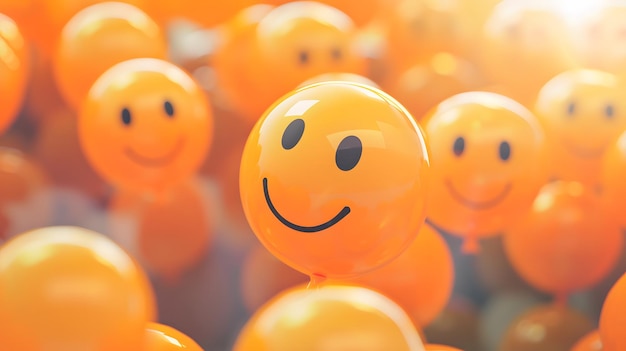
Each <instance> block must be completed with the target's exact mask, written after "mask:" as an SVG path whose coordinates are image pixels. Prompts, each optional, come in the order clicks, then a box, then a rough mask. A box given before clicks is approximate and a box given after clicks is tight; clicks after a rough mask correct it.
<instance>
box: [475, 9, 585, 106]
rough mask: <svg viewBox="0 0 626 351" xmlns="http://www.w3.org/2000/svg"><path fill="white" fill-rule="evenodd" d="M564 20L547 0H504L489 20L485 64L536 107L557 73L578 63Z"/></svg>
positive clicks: (495, 78) (489, 74)
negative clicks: (537, 99)
mask: <svg viewBox="0 0 626 351" xmlns="http://www.w3.org/2000/svg"><path fill="white" fill-rule="evenodd" d="M569 38H570V36H569V32H568V28H567V26H566V23H565V22H564V20H563V18H561V17H560V16H559V15H558V14H557V13H556V12H554V10H553V8H552V6H551V4H550V3H548V2H545V1H539V0H536V1H516V0H505V1H502V2H500V3H499V4H498V5H497V6H496V7H495V9H494V11H493V12H492V13H491V16H490V17H489V19H488V20H487V22H486V23H485V25H484V30H483V42H482V44H481V48H482V50H481V51H480V62H481V68H482V70H483V71H484V72H485V74H486V75H487V77H488V78H489V79H490V80H491V81H493V82H494V83H501V84H505V85H506V86H507V87H508V88H509V89H510V90H511V92H512V94H513V95H512V96H511V97H513V98H514V99H516V100H518V101H520V102H521V103H522V104H524V105H526V106H530V105H531V104H532V102H533V101H534V99H535V96H536V94H537V91H538V90H539V89H540V88H541V86H542V85H544V84H545V83H546V82H547V81H548V80H550V79H551V78H552V77H554V76H555V75H557V74H559V73H561V72H564V71H566V70H568V69H572V68H575V67H576V66H577V62H576V59H575V55H574V49H573V44H572V43H571V42H570V40H569Z"/></svg>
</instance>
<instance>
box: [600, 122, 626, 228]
mask: <svg viewBox="0 0 626 351" xmlns="http://www.w3.org/2000/svg"><path fill="white" fill-rule="evenodd" d="M600 172H601V178H600V184H602V185H601V186H602V201H603V208H604V209H605V211H607V216H606V217H607V218H608V219H611V220H613V221H616V222H617V223H618V224H619V225H620V226H621V228H622V229H624V228H626V218H624V216H623V215H622V213H623V208H624V207H623V204H624V199H626V184H624V176H626V132H623V133H622V135H621V136H620V137H619V138H618V140H617V141H616V142H614V143H612V144H611V145H610V146H609V148H608V149H607V150H606V151H605V155H604V157H603V160H602V168H601V171H600Z"/></svg>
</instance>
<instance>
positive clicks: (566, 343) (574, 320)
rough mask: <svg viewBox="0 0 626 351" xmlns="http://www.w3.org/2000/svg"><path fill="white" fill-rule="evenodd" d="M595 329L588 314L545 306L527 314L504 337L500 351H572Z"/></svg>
mask: <svg viewBox="0 0 626 351" xmlns="http://www.w3.org/2000/svg"><path fill="white" fill-rule="evenodd" d="M592 330H593V324H592V323H591V321H590V320H588V319H587V317H585V316H583V315H582V314H580V313H578V312H577V311H575V310H572V309H570V308H568V307H566V306H564V305H556V304H550V305H543V306H539V307H536V308H534V309H532V310H529V311H528V312H526V313H524V315H522V316H521V317H520V318H518V319H517V321H515V322H514V323H513V324H512V325H511V326H510V327H509V330H508V331H507V333H506V334H505V336H504V341H503V342H502V345H501V346H500V349H499V350H500V351H570V350H571V348H572V347H573V346H574V345H575V344H576V342H577V341H578V340H580V338H581V337H583V336H584V335H585V334H587V333H589V332H590V331H592Z"/></svg>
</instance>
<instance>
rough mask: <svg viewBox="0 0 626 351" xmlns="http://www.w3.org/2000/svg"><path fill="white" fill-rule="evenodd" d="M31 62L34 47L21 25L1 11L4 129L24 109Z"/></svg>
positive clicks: (0, 118)
mask: <svg viewBox="0 0 626 351" xmlns="http://www.w3.org/2000/svg"><path fill="white" fill-rule="evenodd" d="M30 66H31V64H30V50H29V48H28V45H27V42H26V40H25V39H24V36H23V35H22V33H21V32H20V28H19V27H18V26H17V24H16V23H15V21H13V20H12V19H11V18H9V17H7V16H5V15H3V14H0V77H2V79H1V80H0V95H1V96H2V109H0V133H2V132H4V131H5V130H7V129H8V128H9V126H10V125H11V124H12V123H13V121H14V120H15V118H16V117H17V115H18V113H19V112H20V109H21V107H22V102H23V101H24V96H25V93H26V86H27V83H28V78H29V70H30Z"/></svg>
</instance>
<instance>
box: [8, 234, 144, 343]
mask: <svg viewBox="0 0 626 351" xmlns="http://www.w3.org/2000/svg"><path fill="white" fill-rule="evenodd" d="M34 257H36V259H34V260H33V258H34ZM0 262H1V266H2V268H1V271H0V287H1V288H0V311H1V313H0V316H1V317H0V326H1V328H0V339H2V340H3V345H4V346H5V347H8V348H9V349H15V350H24V351H35V350H41V349H70V348H72V347H74V346H75V345H80V347H81V348H86V349H101V350H123V351H131V350H138V349H140V348H141V343H142V341H143V336H144V333H145V331H144V330H145V329H144V328H145V325H146V323H147V322H149V321H152V320H153V319H154V318H156V314H155V312H156V311H155V306H154V303H155V301H154V296H153V292H152V289H151V287H150V284H149V282H148V279H147V277H146V276H145V274H144V273H143V271H142V270H141V268H140V267H139V266H138V265H137V264H136V263H135V262H134V261H133V260H132V258H130V257H129V256H128V255H127V254H126V253H125V252H124V251H123V250H121V249H120V248H119V247H118V246H117V245H115V244H114V243H113V242H111V241H110V240H109V239H107V238H105V237H104V236H102V235H100V234H97V233H95V232H92V231H89V230H86V229H82V228H78V227H48V228H41V229H37V230H34V231H31V232H27V233H25V234H22V235H19V236H17V237H15V238H14V239H12V240H11V241H10V242H8V243H7V244H5V245H4V246H3V247H2V248H1V249H0Z"/></svg>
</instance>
